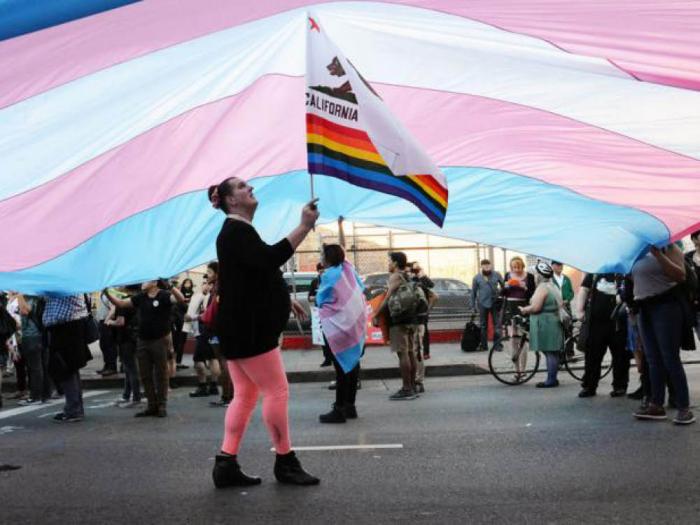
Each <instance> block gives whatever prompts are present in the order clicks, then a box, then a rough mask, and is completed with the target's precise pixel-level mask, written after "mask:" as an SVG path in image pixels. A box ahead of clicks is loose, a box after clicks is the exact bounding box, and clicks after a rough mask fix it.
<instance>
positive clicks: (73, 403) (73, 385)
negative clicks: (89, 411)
mask: <svg viewBox="0 0 700 525" xmlns="http://www.w3.org/2000/svg"><path fill="white" fill-rule="evenodd" d="M61 388H62V389H63V395H64V396H65V397H66V403H65V405H64V407H63V413H64V414H65V415H66V416H67V417H83V416H84V415H85V410H84V409H83V388H82V386H81V385H80V371H79V370H76V371H75V372H73V373H72V374H70V375H69V376H67V377H66V378H65V379H64V380H63V381H61Z"/></svg>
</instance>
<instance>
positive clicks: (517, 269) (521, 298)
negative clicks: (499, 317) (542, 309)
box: [503, 256, 536, 375]
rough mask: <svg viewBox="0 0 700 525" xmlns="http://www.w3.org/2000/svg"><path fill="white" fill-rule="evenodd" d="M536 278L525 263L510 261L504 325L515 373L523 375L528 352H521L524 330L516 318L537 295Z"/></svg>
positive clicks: (517, 260) (506, 276)
mask: <svg viewBox="0 0 700 525" xmlns="http://www.w3.org/2000/svg"><path fill="white" fill-rule="evenodd" d="M535 288H536V285H535V276H534V275H532V274H531V273H529V272H528V271H526V270H525V261H523V259H522V258H521V257H518V256H515V257H513V258H512V259H511V260H510V271H509V272H508V273H506V275H505V282H504V284H503V298H504V299H505V308H504V313H503V324H504V325H506V329H507V330H508V336H509V338H510V347H511V356H513V357H514V358H516V359H515V363H514V364H515V373H516V375H519V374H522V373H523V371H524V370H525V366H526V365H527V352H522V351H520V338H521V337H522V330H521V329H520V328H519V327H518V325H517V323H516V322H515V319H514V317H515V316H516V315H518V314H519V313H520V308H521V307H524V306H527V303H528V301H529V300H530V298H531V297H532V295H533V294H534V293H535Z"/></svg>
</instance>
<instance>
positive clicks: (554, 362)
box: [542, 352, 559, 385]
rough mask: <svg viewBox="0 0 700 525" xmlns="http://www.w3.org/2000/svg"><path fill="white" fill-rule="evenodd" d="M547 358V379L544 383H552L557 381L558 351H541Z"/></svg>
mask: <svg viewBox="0 0 700 525" xmlns="http://www.w3.org/2000/svg"><path fill="white" fill-rule="evenodd" d="M542 353H543V354H544V357H545V359H546V360H547V381H546V384H548V385H553V384H554V383H556V382H557V372H558V371H559V352H542Z"/></svg>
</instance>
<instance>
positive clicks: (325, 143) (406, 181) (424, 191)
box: [306, 113, 447, 226]
mask: <svg viewBox="0 0 700 525" xmlns="http://www.w3.org/2000/svg"><path fill="white" fill-rule="evenodd" d="M306 144H307V145H306V148H307V155H308V164H309V173H311V174H318V175H328V176H329V177H335V178H338V179H342V180H344V181H347V182H349V183H351V184H355V185H356V186H362V187H363V188H370V189H373V190H377V191H381V192H383V193H389V194H391V195H396V196H397V197H401V198H404V199H406V200H408V201H410V202H412V203H413V204H415V205H416V206H417V207H418V208H419V209H420V210H421V211H422V212H423V213H425V214H426V215H427V216H428V218H429V219H430V220H431V221H433V222H434V223H435V224H437V225H438V226H442V225H443V223H444V222H445V214H446V212H447V188H444V187H443V186H441V185H440V184H439V183H438V181H437V180H435V178H434V177H433V176H432V175H423V174H415V175H406V176H396V175H394V174H393V173H392V171H391V169H389V166H387V164H386V162H385V161H384V159H383V158H382V156H381V155H380V154H379V152H378V151H377V149H376V148H375V147H374V144H372V140H371V139H370V138H369V135H367V133H365V132H364V131H362V130H359V129H355V128H350V127H347V126H343V125H340V124H336V123H335V122H331V121H329V120H327V119H324V118H322V117H319V116H318V115H314V114H311V113H307V114H306Z"/></svg>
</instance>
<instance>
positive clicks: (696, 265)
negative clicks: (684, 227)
mask: <svg viewBox="0 0 700 525" xmlns="http://www.w3.org/2000/svg"><path fill="white" fill-rule="evenodd" d="M690 240H691V241H693V245H694V246H695V249H694V250H691V251H689V252H688V253H686V254H685V267H686V270H689V269H693V270H694V276H693V275H692V274H690V272H689V273H688V281H689V283H690V286H689V288H690V301H691V304H692V307H693V313H694V314H695V335H696V336H697V337H698V339H700V293H698V282H699V281H700V230H697V231H694V232H693V233H691V234H690ZM693 277H694V279H693Z"/></svg>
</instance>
